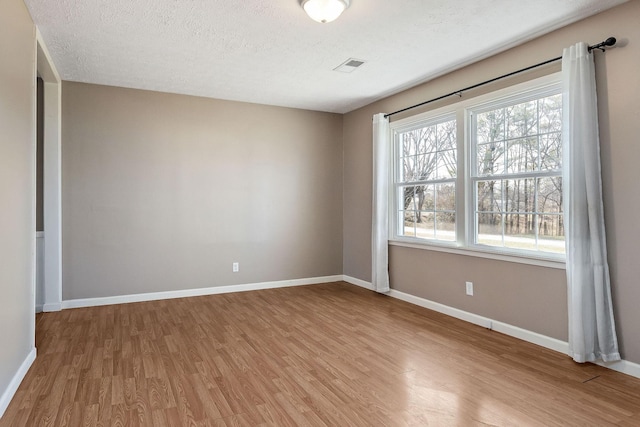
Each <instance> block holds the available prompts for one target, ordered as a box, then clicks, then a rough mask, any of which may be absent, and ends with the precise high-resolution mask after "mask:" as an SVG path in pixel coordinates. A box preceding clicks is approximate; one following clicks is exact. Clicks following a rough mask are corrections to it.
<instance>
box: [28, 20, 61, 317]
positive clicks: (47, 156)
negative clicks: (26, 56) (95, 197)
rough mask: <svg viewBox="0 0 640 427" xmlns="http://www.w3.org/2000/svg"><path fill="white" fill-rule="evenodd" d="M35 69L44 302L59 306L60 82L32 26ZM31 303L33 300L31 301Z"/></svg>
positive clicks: (55, 308)
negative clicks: (40, 96) (40, 86)
mask: <svg viewBox="0 0 640 427" xmlns="http://www.w3.org/2000/svg"><path fill="white" fill-rule="evenodd" d="M36 43H37V52H38V53H37V55H38V56H37V60H36V63H37V70H38V75H40V77H41V78H42V80H43V81H44V144H43V145H44V149H43V151H44V153H43V154H44V172H43V180H44V304H43V306H42V310H43V311H59V310H61V309H62V178H61V176H62V175H61V171H62V168H61V164H62V162H61V149H60V147H61V140H62V132H61V130H62V104H61V93H62V84H61V81H60V76H59V74H58V71H57V70H56V67H55V65H54V63H53V61H52V60H51V56H50V55H49V51H48V50H47V47H46V45H45V43H44V41H43V39H42V36H41V35H40V31H38V29H37V28H36ZM34 304H35V301H34Z"/></svg>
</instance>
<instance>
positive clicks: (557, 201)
mask: <svg viewBox="0 0 640 427" xmlns="http://www.w3.org/2000/svg"><path fill="white" fill-rule="evenodd" d="M537 209H538V212H544V213H562V177H560V176H555V177H550V178H539V179H538V207H537Z"/></svg>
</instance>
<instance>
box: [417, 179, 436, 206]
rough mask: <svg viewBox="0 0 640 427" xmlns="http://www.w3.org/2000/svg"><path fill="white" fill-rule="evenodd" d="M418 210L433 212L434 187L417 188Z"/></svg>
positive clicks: (421, 186) (422, 186)
mask: <svg viewBox="0 0 640 427" xmlns="http://www.w3.org/2000/svg"><path fill="white" fill-rule="evenodd" d="M415 195H416V197H415V200H416V210H420V211H433V210H434V209H435V207H434V197H433V185H419V186H417V187H415Z"/></svg>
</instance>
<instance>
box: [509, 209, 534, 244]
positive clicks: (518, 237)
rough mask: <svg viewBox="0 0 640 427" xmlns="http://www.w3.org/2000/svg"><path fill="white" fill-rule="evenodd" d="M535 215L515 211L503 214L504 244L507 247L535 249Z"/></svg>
mask: <svg viewBox="0 0 640 427" xmlns="http://www.w3.org/2000/svg"><path fill="white" fill-rule="evenodd" d="M535 221H536V215H535V214H533V213H524V214H523V213H515V214H508V215H506V216H505V222H504V245H505V246H506V247H507V248H514V249H525V250H528V251H535V250H536V249H537V248H536V225H535Z"/></svg>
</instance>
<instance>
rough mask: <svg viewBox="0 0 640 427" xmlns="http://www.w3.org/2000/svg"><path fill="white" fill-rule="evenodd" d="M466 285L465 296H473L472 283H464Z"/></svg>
mask: <svg viewBox="0 0 640 427" xmlns="http://www.w3.org/2000/svg"><path fill="white" fill-rule="evenodd" d="M466 284H467V295H471V296H473V282H466Z"/></svg>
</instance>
